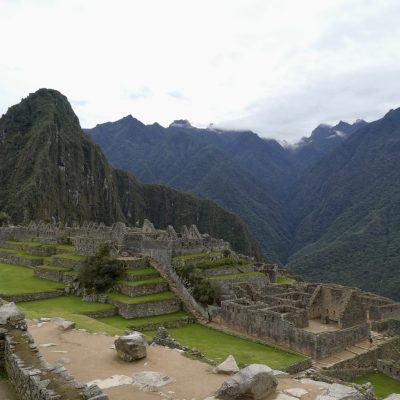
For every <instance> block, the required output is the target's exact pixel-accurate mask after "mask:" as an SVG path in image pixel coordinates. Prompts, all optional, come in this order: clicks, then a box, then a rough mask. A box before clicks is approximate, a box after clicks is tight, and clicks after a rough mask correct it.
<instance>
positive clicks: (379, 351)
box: [329, 337, 400, 370]
mask: <svg viewBox="0 0 400 400" xmlns="http://www.w3.org/2000/svg"><path fill="white" fill-rule="evenodd" d="M393 348H400V338H399V337H396V338H393V339H391V340H388V341H387V342H386V343H383V344H381V345H380V346H379V347H377V348H373V349H371V350H370V351H368V352H366V353H363V354H359V355H357V356H355V357H353V358H350V359H348V360H344V361H341V362H339V363H336V364H335V365H334V366H333V367H331V368H329V370H335V369H337V370H344V369H362V368H365V369H369V368H376V367H377V363H378V360H379V359H389V358H390V357H392V356H393Z"/></svg>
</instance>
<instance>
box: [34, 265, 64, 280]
mask: <svg viewBox="0 0 400 400" xmlns="http://www.w3.org/2000/svg"><path fill="white" fill-rule="evenodd" d="M33 274H34V275H35V276H38V277H39V278H43V279H47V280H49V281H54V282H63V280H64V271H62V270H59V269H49V268H45V267H36V268H35V269H34V271H33Z"/></svg>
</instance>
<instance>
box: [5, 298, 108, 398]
mask: <svg viewBox="0 0 400 400" xmlns="http://www.w3.org/2000/svg"><path fill="white" fill-rule="evenodd" d="M5 308H6V309H5ZM23 318H24V316H23V314H22V313H21V312H20V311H19V310H18V309H17V308H16V307H15V305H13V304H11V303H10V304H8V305H7V306H4V307H1V308H0V321H1V322H0V367H4V368H5V370H6V372H7V375H8V378H9V380H10V382H11V383H12V385H13V386H14V388H15V392H16V394H17V397H18V399H19V400H56V399H61V398H63V399H72V398H74V399H78V398H80V399H82V400H108V396H106V395H105V394H103V392H102V391H101V390H100V389H99V387H98V386H95V385H92V386H90V387H88V386H87V385H85V384H80V383H79V382H77V381H76V380H75V379H74V378H73V377H72V376H71V375H70V374H69V373H68V371H67V370H66V368H65V367H64V366H62V364H56V365H51V364H49V363H48V362H46V361H45V359H44V358H43V356H42V355H41V354H40V353H39V350H38V348H37V346H36V345H35V343H34V341H33V339H32V336H31V335H30V334H29V332H27V331H26V322H25V321H24V319H23Z"/></svg>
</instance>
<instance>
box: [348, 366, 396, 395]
mask: <svg viewBox="0 0 400 400" xmlns="http://www.w3.org/2000/svg"><path fill="white" fill-rule="evenodd" d="M353 382H355V383H359V384H363V383H367V382H371V383H372V384H373V385H374V391H375V394H376V396H377V397H379V398H381V399H382V398H384V397H387V396H389V395H390V394H392V393H400V381H397V380H396V379H393V378H391V377H389V376H386V375H385V374H383V373H382V372H371V373H369V374H366V375H362V376H360V377H358V378H355V379H354V380H353Z"/></svg>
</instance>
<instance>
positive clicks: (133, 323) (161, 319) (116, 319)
mask: <svg viewBox="0 0 400 400" xmlns="http://www.w3.org/2000/svg"><path fill="white" fill-rule="evenodd" d="M190 317H191V316H190V315H189V314H188V313H186V312H185V311H179V312H176V313H172V314H164V315H154V316H152V317H145V318H132V319H125V318H122V317H121V316H119V315H115V316H113V317H105V318H98V321H100V322H103V323H105V324H108V325H111V326H113V327H115V328H118V329H122V330H125V329H126V328H130V327H139V326H145V325H149V324H165V323H166V322H170V321H177V320H180V319H182V318H190Z"/></svg>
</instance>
